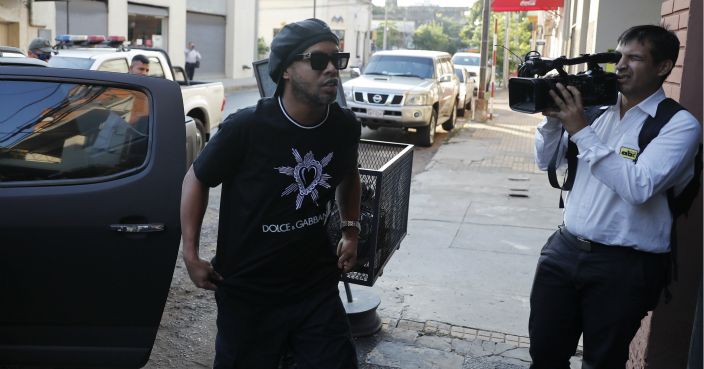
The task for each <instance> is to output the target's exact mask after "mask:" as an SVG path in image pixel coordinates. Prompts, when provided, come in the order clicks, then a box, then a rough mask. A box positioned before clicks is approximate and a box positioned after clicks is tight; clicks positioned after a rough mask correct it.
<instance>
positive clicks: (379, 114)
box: [367, 109, 384, 118]
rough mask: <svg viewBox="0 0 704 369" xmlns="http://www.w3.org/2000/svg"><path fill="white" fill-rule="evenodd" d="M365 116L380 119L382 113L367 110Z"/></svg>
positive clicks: (380, 111) (381, 111)
mask: <svg viewBox="0 0 704 369" xmlns="http://www.w3.org/2000/svg"><path fill="white" fill-rule="evenodd" d="M367 115H369V116H370V117H374V118H381V117H383V116H384V111H383V110H379V109H367Z"/></svg>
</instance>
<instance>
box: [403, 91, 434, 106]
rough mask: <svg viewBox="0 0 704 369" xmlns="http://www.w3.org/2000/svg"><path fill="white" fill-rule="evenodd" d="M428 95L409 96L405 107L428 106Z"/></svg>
mask: <svg viewBox="0 0 704 369" xmlns="http://www.w3.org/2000/svg"><path fill="white" fill-rule="evenodd" d="M428 100H429V99H428V94H427V93H423V94H408V95H406V103H405V105H428Z"/></svg>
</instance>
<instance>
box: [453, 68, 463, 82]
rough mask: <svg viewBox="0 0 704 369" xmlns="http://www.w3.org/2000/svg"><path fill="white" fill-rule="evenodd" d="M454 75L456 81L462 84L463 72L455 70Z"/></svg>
mask: <svg viewBox="0 0 704 369" xmlns="http://www.w3.org/2000/svg"><path fill="white" fill-rule="evenodd" d="M455 75H456V76H457V79H459V80H460V82H464V70H463V69H459V68H455Z"/></svg>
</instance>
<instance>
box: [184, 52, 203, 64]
mask: <svg viewBox="0 0 704 369" xmlns="http://www.w3.org/2000/svg"><path fill="white" fill-rule="evenodd" d="M184 53H185V54H186V63H189V64H195V63H196V62H197V61H199V60H200V59H201V56H200V53H199V52H198V50H196V49H186V50H185V51H184Z"/></svg>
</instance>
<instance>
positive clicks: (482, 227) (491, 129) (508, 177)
mask: <svg viewBox="0 0 704 369" xmlns="http://www.w3.org/2000/svg"><path fill="white" fill-rule="evenodd" d="M502 98H503V99H502ZM505 99H506V97H505V95H499V98H497V99H496V101H495V106H494V108H495V117H494V119H493V120H492V121H490V122H488V123H471V122H468V121H466V120H465V121H463V122H462V124H461V126H462V128H461V129H459V130H457V131H456V132H453V133H452V134H443V135H442V136H441V135H438V137H440V138H441V139H440V140H439V141H442V142H439V143H438V144H437V147H433V148H428V149H420V150H423V151H422V152H424V153H426V154H425V155H426V156H427V157H428V159H427V160H426V163H424V164H423V165H422V167H421V168H414V177H413V180H412V184H411V205H410V214H409V228H408V235H407V236H406V238H405V240H404V242H403V243H402V245H401V247H400V249H399V250H398V251H397V252H396V253H395V254H394V256H393V257H392V259H391V261H390V262H389V264H388V265H387V266H386V268H385V270H384V274H383V275H382V276H381V277H380V278H379V279H378V280H377V282H376V284H375V286H374V287H372V289H371V291H372V292H373V293H375V294H377V295H378V296H379V297H380V298H381V305H380V306H379V309H378V312H379V315H380V316H381V318H382V321H383V323H384V324H383V328H382V330H381V331H380V332H379V333H377V334H376V335H374V336H371V337H365V338H358V339H356V342H357V347H358V351H359V357H360V363H361V367H362V368H366V369H394V368H396V369H409V368H419V369H420V368H442V369H455V368H457V369H460V368H462V369H466V368H509V369H515V368H527V367H528V366H529V363H530V357H529V355H528V346H529V341H528V338H527V322H528V296H529V293H530V285H531V282H532V276H533V271H534V268H535V263H536V261H537V258H538V254H539V250H540V247H541V246H542V245H543V243H544V241H545V239H546V238H547V236H548V235H549V234H550V233H551V231H552V230H553V229H555V227H556V225H557V224H558V223H560V219H561V217H560V211H559V209H558V208H557V202H558V196H559V193H558V192H556V191H555V190H553V189H551V188H550V187H549V185H548V183H547V178H546V176H545V175H544V174H543V173H540V172H538V171H537V170H536V168H535V166H534V164H533V160H532V137H533V132H534V129H535V125H536V124H537V122H538V121H539V117H538V116H537V115H536V116H530V115H526V114H519V113H514V112H511V111H510V110H508V109H507V106H506V100H505ZM379 132H381V133H380V134H383V135H386V134H389V135H394V134H398V133H388V132H387V133H385V132H383V131H379ZM375 133H376V132H375ZM438 133H440V130H439V131H438ZM376 134H379V133H376ZM416 153H418V151H416ZM417 164H418V163H417V162H416V161H415V160H414V165H417ZM219 196H220V193H219V189H214V190H212V191H211V194H210V204H209V207H208V211H207V214H206V219H205V224H204V232H203V235H202V237H203V246H202V247H203V249H204V255H203V256H204V257H209V256H211V255H212V254H213V253H214V250H215V239H216V228H217V223H216V221H217V213H218V208H219ZM353 288H354V289H353V294H354V290H358V289H361V288H367V287H359V286H353ZM214 319H215V306H214V301H213V299H212V295H211V294H210V293H208V292H206V291H202V290H198V289H196V288H195V287H193V285H192V284H191V283H190V281H189V280H188V277H187V275H186V273H185V268H184V267H183V263H182V262H181V261H180V259H179V262H178V264H177V269H176V272H175V274H174V280H173V282H172V291H171V294H170V296H169V300H168V302H167V306H166V309H165V312H164V317H163V318H162V324H161V327H160V331H159V334H158V337H157V342H156V344H155V347H154V351H153V353H152V356H151V359H150V361H149V363H148V364H147V366H146V367H147V368H192V367H209V366H210V365H211V363H212V354H213V337H214V333H215V329H214ZM578 365H579V360H578V358H574V365H573V367H575V368H577V367H579V366H578Z"/></svg>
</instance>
